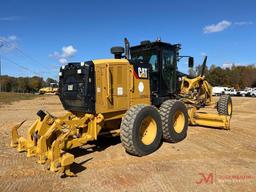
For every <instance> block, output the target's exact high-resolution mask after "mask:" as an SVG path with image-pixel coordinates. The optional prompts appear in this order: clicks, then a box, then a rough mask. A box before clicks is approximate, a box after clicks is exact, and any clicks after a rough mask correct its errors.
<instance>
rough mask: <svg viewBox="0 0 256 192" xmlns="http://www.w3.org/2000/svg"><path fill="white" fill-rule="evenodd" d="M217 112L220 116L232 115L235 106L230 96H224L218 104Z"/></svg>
mask: <svg viewBox="0 0 256 192" xmlns="http://www.w3.org/2000/svg"><path fill="white" fill-rule="evenodd" d="M217 111H218V113H219V114H220V115H228V116H231V115H232V111H233V105H232V99H231V96H230V95H222V96H221V97H220V98H219V101H218V103H217Z"/></svg>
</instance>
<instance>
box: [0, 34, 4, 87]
mask: <svg viewBox="0 0 256 192" xmlns="http://www.w3.org/2000/svg"><path fill="white" fill-rule="evenodd" d="M3 46H4V43H3V41H2V40H1V39H0V48H1V47H3ZM0 92H2V60H1V55H0Z"/></svg>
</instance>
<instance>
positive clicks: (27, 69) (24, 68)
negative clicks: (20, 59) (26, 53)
mask: <svg viewBox="0 0 256 192" xmlns="http://www.w3.org/2000/svg"><path fill="white" fill-rule="evenodd" d="M4 60H6V61H8V62H10V63H12V64H14V65H16V66H17V67H19V68H21V69H23V70H26V71H28V72H30V73H33V74H35V75H38V76H43V75H42V74H40V73H37V72H35V71H32V70H30V69H29V68H27V67H24V66H23V65H20V64H18V63H16V62H15V61H13V60H11V59H9V58H7V57H4Z"/></svg>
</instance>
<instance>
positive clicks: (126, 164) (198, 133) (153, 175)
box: [0, 96, 256, 192]
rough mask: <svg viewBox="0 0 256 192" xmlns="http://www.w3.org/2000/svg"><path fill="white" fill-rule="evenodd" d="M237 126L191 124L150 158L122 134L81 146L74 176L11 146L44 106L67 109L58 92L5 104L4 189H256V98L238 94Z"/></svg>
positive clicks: (0, 119) (0, 180) (1, 111)
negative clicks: (134, 152)
mask: <svg viewBox="0 0 256 192" xmlns="http://www.w3.org/2000/svg"><path fill="white" fill-rule="evenodd" d="M233 104H234V112H233V117H232V120H231V130H230V131H225V130H219V129H211V128H203V127H189V132H188V136H187V138H186V139H185V140H184V141H182V142H180V143H176V144H170V143H163V145H162V146H161V148H160V149H159V150H158V151H156V152H155V153H153V154H151V155H148V156H145V157H134V156H131V155H129V154H127V153H126V152H125V151H124V149H123V147H122V145H121V143H120V140H119V138H101V139H99V140H98V141H97V142H96V143H95V145H91V146H85V147H83V148H81V149H78V150H75V151H74V154H75V155H76V160H75V163H74V165H73V166H72V170H73V171H74V172H75V173H76V174H77V177H73V178H61V177H60V174H55V173H52V172H50V171H48V170H47V169H46V168H45V166H43V165H40V164H37V163H36V159H35V158H27V157H26V154H25V153H18V152H17V151H16V149H13V148H11V147H10V146H9V144H10V139H9V138H10V130H11V129H10V128H11V127H12V126H13V125H15V124H16V123H17V122H20V121H22V120H24V119H27V122H26V123H25V127H23V129H22V131H21V132H22V134H24V133H25V130H26V129H27V128H28V126H29V125H30V124H31V123H32V122H33V121H34V120H35V119H36V118H37V116H36V112H37V111H38V110H39V109H44V110H47V111H49V112H51V113H52V114H54V115H60V114H63V113H65V112H64V110H63V108H62V106H61V104H60V101H59V99H58V97H57V96H43V97H39V98H36V99H33V100H26V101H25V100H24V101H19V102H15V103H13V104H12V105H4V106H1V107H0V191H7V192H13V191H37V192H39V191H91V192H92V191H256V123H255V120H256V99H255V98H233Z"/></svg>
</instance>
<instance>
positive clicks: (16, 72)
mask: <svg viewBox="0 0 256 192" xmlns="http://www.w3.org/2000/svg"><path fill="white" fill-rule="evenodd" d="M255 8H256V1H254V0H236V1H231V0H215V1H214V0H212V1H210V0H156V1H153V0H137V1H135V0H130V1H123V0H73V1H71V0H37V1H35V0H22V1H20V0H0V56H1V61H2V75H9V76H34V75H39V76H43V77H44V78H47V77H51V78H55V79H57V74H58V70H59V67H60V66H61V65H62V64H64V63H66V62H75V61H79V62H80V61H86V60H92V59H99V58H113V55H111V53H110V48H111V47H112V46H123V39H124V38H125V37H127V38H128V39H129V41H130V43H131V45H137V44H139V43H140V41H143V40H151V41H154V40H156V39H157V38H158V37H159V38H161V40H162V41H164V42H169V43H172V44H176V43H180V44H181V45H182V50H181V52H180V55H191V56H194V57H195V64H200V63H202V61H203V56H204V55H207V56H208V66H210V65H212V64H215V65H218V66H229V65H230V64H232V63H234V64H236V65H248V64H255V63H256V52H255V49H256V48H255V45H256V11H255ZM187 69H188V67H187V64H186V60H183V61H181V62H180V63H179V70H181V71H183V72H186V71H187Z"/></svg>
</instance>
